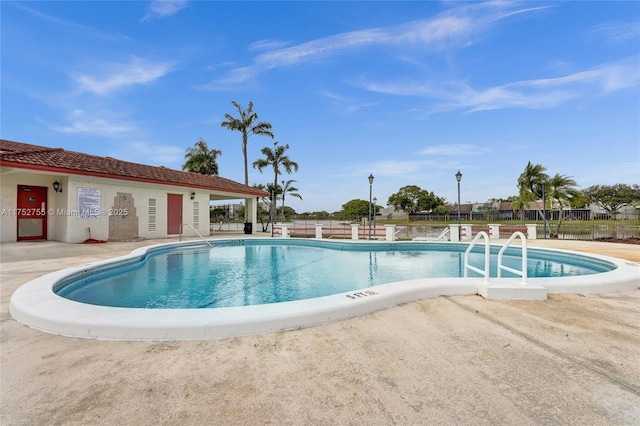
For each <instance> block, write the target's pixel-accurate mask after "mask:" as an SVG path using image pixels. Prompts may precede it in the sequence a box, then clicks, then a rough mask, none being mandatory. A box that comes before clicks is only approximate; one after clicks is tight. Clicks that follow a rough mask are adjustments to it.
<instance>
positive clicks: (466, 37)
mask: <svg viewBox="0 0 640 426" xmlns="http://www.w3.org/2000/svg"><path fill="white" fill-rule="evenodd" d="M543 8H545V7H536V8H523V7H521V6H520V4H519V3H517V2H500V1H497V2H484V3H475V4H471V5H466V6H461V7H457V8H454V9H451V10H448V11H446V12H444V13H442V14H440V15H438V16H436V17H434V18H429V19H424V20H418V21H413V22H409V23H407V24H403V25H400V26H396V27H389V28H370V29H364V30H358V31H350V32H345V33H340V34H335V35H332V36H328V37H323V38H319V39H316V40H311V41H307V42H304V43H300V44H297V45H294V46H291V47H286V48H279V49H275V50H270V51H267V52H265V53H261V54H259V55H258V56H256V57H255V58H254V61H253V64H251V65H248V66H245V67H242V68H239V69H236V70H231V71H230V72H229V73H228V74H227V75H226V76H224V77H222V78H220V79H216V80H214V81H213V82H212V83H210V84H208V85H205V86H203V88H208V89H223V88H226V87H228V85H229V84H237V83H244V82H245V81H248V80H252V79H254V78H255V77H256V76H257V75H258V74H259V73H261V72H263V71H266V70H270V69H273V68H278V67H286V66H295V65H299V64H302V63H308V62H312V61H318V60H320V59H322V58H325V57H328V56H332V55H338V54H341V53H346V52H351V51H353V50H355V49H363V48H369V47H386V46H395V47H403V46H415V45H420V46H421V47H422V48H427V49H432V50H439V49H442V48H444V47H448V46H451V45H459V46H466V45H468V44H469V43H471V42H472V39H471V36H472V35H473V34H475V33H477V32H479V31H481V30H482V29H484V28H485V27H486V26H488V25H491V24H493V23H495V22H497V21H499V20H501V19H504V18H506V17H508V16H511V15H514V14H519V13H529V12H532V11H536V10H540V9H543ZM260 43H261V42H258V43H257V44H258V45H259V46H266V44H260ZM252 47H255V44H254V45H252ZM242 78H246V79H247V80H242Z"/></svg>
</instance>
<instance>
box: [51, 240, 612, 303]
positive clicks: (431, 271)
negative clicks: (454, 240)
mask: <svg viewBox="0 0 640 426" xmlns="http://www.w3.org/2000/svg"><path fill="white" fill-rule="evenodd" d="M330 246H331V247H323V246H321V245H320V246H318V245H312V244H309V243H307V244H305V243H303V242H301V243H288V244H284V243H280V242H278V243H275V242H274V243H269V242H267V243H265V242H261V243H251V242H249V241H246V242H243V243H242V244H238V243H236V244H234V243H228V244H225V243H223V244H219V245H217V246H216V247H214V248H209V247H206V246H204V247H203V246H195V247H181V248H169V249H166V248H165V249H162V250H157V251H152V252H150V254H149V255H147V256H146V257H145V258H144V259H143V260H142V261H140V262H135V263H130V264H127V265H120V266H117V267H111V268H109V269H106V270H104V271H101V272H97V273H91V274H87V275H86V276H84V277H82V278H80V279H78V278H77V277H76V278H73V279H70V280H65V281H62V282H60V283H58V284H57V285H56V286H54V291H55V292H56V293H57V294H58V295H59V296H62V297H65V298H67V299H71V300H75V301H78V302H83V303H88V304H94V305H102V306H113V307H128V308H167V309H179V308H219V307H230V306H248V305H260V304H267V303H278V302H285V301H293V300H303V299H310V298H315V297H321V296H327V295H331V294H337V293H342V292H348V291H353V290H361V289H365V288H368V287H372V286H376V285H380V284H386V283H390V282H396V281H404V280H411V279H418V278H443V277H462V276H463V274H464V271H463V259H464V250H465V249H466V245H460V246H456V245H449V244H448V245H446V248H445V246H444V245H438V244H432V243H431V244H429V243H423V244H407V245H402V244H375V243H373V244H372V243H369V244H357V245H347V244H345V245H344V246H343V245H341V244H339V243H338V244H336V243H333V244H331V245H330ZM492 254H493V255H492V274H491V275H492V276H496V266H495V258H496V256H495V253H493V250H492ZM503 261H504V264H505V265H506V266H510V267H512V268H515V269H520V265H521V259H520V251H519V249H514V250H513V253H510V251H509V250H508V251H507V253H506V255H505V257H504V259H503ZM482 263H483V253H482V250H480V252H477V253H476V252H475V251H474V252H472V253H471V255H470V264H471V265H474V266H476V267H480V266H481V265H482ZM611 269H613V266H612V265H611V264H609V263H607V262H597V261H594V260H593V259H587V258H582V257H580V256H558V255H554V256H550V255H549V253H546V254H543V253H542V252H540V253H538V254H536V251H535V250H531V249H530V250H529V254H528V267H527V273H528V275H529V277H555V276H576V275H588V274H594V273H599V272H604V271H608V270H611ZM469 276H474V273H473V272H470V273H469ZM503 276H504V277H509V276H512V277H513V276H514V275H510V274H509V273H503Z"/></svg>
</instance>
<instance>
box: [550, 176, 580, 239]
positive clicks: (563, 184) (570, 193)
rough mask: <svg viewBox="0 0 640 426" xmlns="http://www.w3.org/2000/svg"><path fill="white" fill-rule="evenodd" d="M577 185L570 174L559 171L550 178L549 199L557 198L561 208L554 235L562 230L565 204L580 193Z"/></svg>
mask: <svg viewBox="0 0 640 426" xmlns="http://www.w3.org/2000/svg"><path fill="white" fill-rule="evenodd" d="M576 185H578V184H577V183H576V181H575V180H573V179H572V178H571V177H570V176H564V175H561V174H558V173H556V174H555V175H554V176H553V177H552V178H551V179H549V199H551V200H555V201H556V203H558V207H559V208H560V212H559V215H558V223H557V224H556V231H555V234H553V235H556V236H557V235H558V233H559V232H560V226H561V225H562V219H564V213H565V212H564V206H568V205H571V199H572V198H573V197H574V196H575V195H576V194H577V193H578V191H577V190H576V189H575V187H576Z"/></svg>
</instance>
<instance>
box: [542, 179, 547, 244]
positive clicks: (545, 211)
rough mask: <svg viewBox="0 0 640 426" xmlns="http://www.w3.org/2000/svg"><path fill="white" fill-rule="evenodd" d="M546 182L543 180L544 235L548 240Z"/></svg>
mask: <svg viewBox="0 0 640 426" xmlns="http://www.w3.org/2000/svg"><path fill="white" fill-rule="evenodd" d="M546 183H547V182H546V181H545V180H544V179H543V180H542V228H543V229H542V235H543V238H544V239H545V240H546V239H547V197H546V196H545V193H544V187H545V186H546Z"/></svg>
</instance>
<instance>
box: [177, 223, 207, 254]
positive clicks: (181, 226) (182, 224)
mask: <svg viewBox="0 0 640 426" xmlns="http://www.w3.org/2000/svg"><path fill="white" fill-rule="evenodd" d="M184 225H187V226H188V227H189V228H191V229H192V230H193V232H195V233H196V234H198V236H199V237H200V238H201V239H202V241H204V242H205V243H207V245H208V246H209V247H211V248H213V245H212V244H211V243H210V242H209V241H207V240H206V239H205V238H204V237H203V236H202V234H200V233H199V232H198V231H196V228H194V227H193V226H191V225H189V224H188V223H181V224H180V241H182V228H183V227H184Z"/></svg>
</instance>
